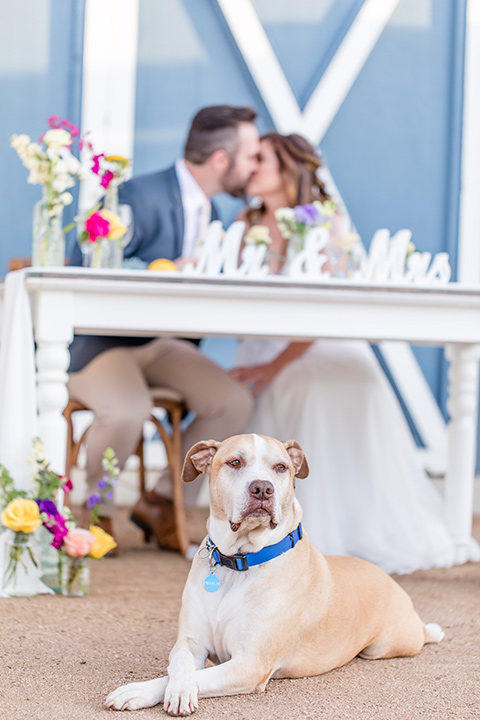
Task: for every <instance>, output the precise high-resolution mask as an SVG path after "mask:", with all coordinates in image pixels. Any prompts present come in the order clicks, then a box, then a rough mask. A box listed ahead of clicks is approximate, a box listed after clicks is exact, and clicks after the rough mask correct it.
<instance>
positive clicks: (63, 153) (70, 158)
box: [58, 147, 80, 175]
mask: <svg viewBox="0 0 480 720" xmlns="http://www.w3.org/2000/svg"><path fill="white" fill-rule="evenodd" d="M58 153H59V155H60V157H61V160H60V162H62V163H63V164H64V166H65V168H66V170H65V172H68V173H70V174H71V175H76V174H77V173H78V170H79V168H80V162H79V161H78V160H77V158H76V157H75V156H74V155H72V153H71V152H70V149H69V148H66V147H63V148H60V150H59V151H58Z"/></svg>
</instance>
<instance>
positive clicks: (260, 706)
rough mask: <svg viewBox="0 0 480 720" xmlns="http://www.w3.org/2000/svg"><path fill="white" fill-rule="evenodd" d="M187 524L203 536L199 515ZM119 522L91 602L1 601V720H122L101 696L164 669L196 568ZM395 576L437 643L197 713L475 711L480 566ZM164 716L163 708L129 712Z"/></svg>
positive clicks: (251, 717) (206, 718)
mask: <svg viewBox="0 0 480 720" xmlns="http://www.w3.org/2000/svg"><path fill="white" fill-rule="evenodd" d="M191 519H192V523H193V526H194V536H195V537H196V539H198V540H200V539H201V536H202V534H203V528H204V520H205V516H204V513H203V511H195V513H194V515H193V516H192V518H191ZM117 527H118V534H119V538H120V541H121V544H122V548H121V554H120V555H119V556H118V557H117V558H111V559H105V560H102V561H92V564H91V590H90V594H89V595H88V597H86V598H83V599H77V598H72V599H70V598H63V597H59V596H37V597H34V598H24V599H23V598H22V599H11V600H5V599H4V600H0V719H1V720H27V719H28V720H52V718H53V719H55V720H97V719H104V720H107V719H108V718H113V717H124V716H123V715H122V716H120V715H118V714H117V713H116V712H115V711H112V710H106V709H105V708H103V700H104V697H105V695H106V694H107V693H108V692H109V691H110V690H112V689H114V688H115V687H117V686H118V685H121V684H123V683H126V682H131V681H133V680H136V681H137V680H147V679H150V678H152V677H156V676H158V675H159V674H164V673H165V670H166V667H167V658H168V653H169V651H170V649H171V647H172V645H173V643H174V640H175V634H176V626H177V615H178V610H179V604H180V598H181V592H182V588H183V585H184V583H185V579H186V577H187V573H188V569H189V563H188V562H187V561H185V560H183V559H182V558H180V557H179V556H178V555H176V554H173V553H168V552H161V551H159V550H157V549H156V548H155V547H153V546H146V545H143V543H142V539H141V535H140V533H139V531H138V530H137V529H136V528H135V527H134V526H132V525H131V524H130V523H129V522H128V520H127V519H126V512H125V511H119V515H118V524H117ZM475 534H476V536H477V538H479V539H480V522H479V521H478V519H477V522H476V524H475ZM397 579H398V580H399V582H400V583H401V585H403V587H404V588H405V589H406V590H407V591H408V592H409V593H410V595H411V596H412V598H413V600H414V603H415V605H416V608H417V610H418V611H419V613H420V615H421V616H422V618H423V619H424V620H425V621H426V622H429V621H434V622H438V623H440V624H441V625H442V626H443V628H444V629H445V631H446V638H445V640H444V641H443V642H442V643H441V644H439V645H429V646H427V647H425V648H424V649H423V650H422V652H421V654H420V655H418V656H417V657H415V658H399V659H393V660H379V661H374V662H371V661H370V662H369V661H366V660H361V659H359V658H356V659H355V660H353V661H352V662H351V663H350V664H349V665H347V666H345V667H343V668H340V669H337V670H334V671H332V672H330V673H327V674H325V675H322V676H319V677H313V678H305V679H301V680H274V681H271V682H270V683H269V685H268V687H267V690H266V692H265V693H261V694H255V695H250V696H237V697H230V698H218V699H205V700H201V702H200V709H199V711H198V712H197V714H196V717H197V718H198V720H213V719H215V720H218V719H219V718H223V717H228V718H233V719H234V720H274V719H275V720H277V718H278V720H280V719H281V720H285V719H286V720H290V719H293V718H305V719H308V720H317V719H320V718H322V719H323V718H325V720H337V718H338V719H340V718H342V719H343V718H348V719H349V720H350V719H351V720H356V719H357V718H366V719H368V720H370V719H372V718H378V719H382V720H383V719H385V720H397V719H403V718H405V719H408V720H417V719H418V720H424V719H425V718H429V719H430V718H435V719H436V720H437V719H442V720H444V719H445V720H446V719H448V718H457V719H458V720H466V719H467V718H480V565H471V564H470V565H465V566H462V567H455V568H452V569H449V570H430V571H427V572H417V573H415V574H413V575H410V576H403V577H400V578H397ZM306 602H308V598H306ZM162 716H163V717H167V716H166V715H165V714H164V713H163V710H162V709H161V707H159V706H157V707H156V708H151V709H148V710H137V711H135V713H134V714H133V715H131V714H130V713H129V714H128V715H127V717H128V718H130V717H132V718H135V719H136V720H137V719H138V720H150V719H151V718H152V719H153V718H158V717H162Z"/></svg>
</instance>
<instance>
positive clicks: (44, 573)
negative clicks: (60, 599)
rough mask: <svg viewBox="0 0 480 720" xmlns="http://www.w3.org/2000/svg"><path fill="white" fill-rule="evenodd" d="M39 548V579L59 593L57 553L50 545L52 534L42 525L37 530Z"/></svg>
mask: <svg viewBox="0 0 480 720" xmlns="http://www.w3.org/2000/svg"><path fill="white" fill-rule="evenodd" d="M37 533H38V544H39V548H40V568H41V579H42V582H44V583H45V585H46V586H47V587H49V588H50V589H51V590H53V592H54V593H60V573H59V572H58V563H59V557H60V556H59V553H58V550H56V549H55V548H54V547H53V546H52V538H53V535H52V534H51V533H50V532H48V530H47V528H46V527H45V526H44V525H42V526H41V527H39V528H38V530H37Z"/></svg>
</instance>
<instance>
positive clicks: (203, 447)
mask: <svg viewBox="0 0 480 720" xmlns="http://www.w3.org/2000/svg"><path fill="white" fill-rule="evenodd" d="M219 446H220V443H219V442H217V441H216V440H202V441H201V442H198V443H196V444H195V445H194V446H193V447H191V448H190V450H189V451H188V453H187V454H186V456H185V461H184V463H183V470H182V480H183V482H186V483H189V482H192V481H193V480H195V478H196V477H198V476H199V475H201V474H202V473H204V472H208V470H209V468H210V465H211V463H212V460H213V458H214V456H215V453H216V452H217V450H218V447H219Z"/></svg>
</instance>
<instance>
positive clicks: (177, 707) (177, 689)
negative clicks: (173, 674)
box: [163, 678, 198, 715]
mask: <svg viewBox="0 0 480 720" xmlns="http://www.w3.org/2000/svg"><path fill="white" fill-rule="evenodd" d="M163 709H164V710H165V712H167V713H168V714H169V715H191V714H192V713H193V712H195V710H197V709H198V687H197V683H196V682H195V680H194V679H193V678H192V679H191V680H187V679H185V678H183V679H181V680H180V681H176V680H173V679H170V682H169V683H168V685H167V689H166V690H165V699H164V702H163Z"/></svg>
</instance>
